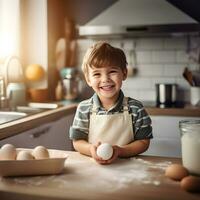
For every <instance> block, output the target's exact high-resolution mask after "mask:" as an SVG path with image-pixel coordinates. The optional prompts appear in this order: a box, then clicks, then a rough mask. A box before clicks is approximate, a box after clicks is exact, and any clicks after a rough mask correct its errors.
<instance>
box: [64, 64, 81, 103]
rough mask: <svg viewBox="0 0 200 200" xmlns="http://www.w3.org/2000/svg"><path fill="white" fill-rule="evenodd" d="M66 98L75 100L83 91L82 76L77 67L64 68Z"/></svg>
mask: <svg viewBox="0 0 200 200" xmlns="http://www.w3.org/2000/svg"><path fill="white" fill-rule="evenodd" d="M61 73H62V77H63V80H62V82H63V89H64V98H65V99H66V100H74V99H77V98H78V97H79V95H80V94H81V91H82V78H81V75H80V73H79V70H78V69H77V68H75V67H74V68H64V69H62V72H61Z"/></svg>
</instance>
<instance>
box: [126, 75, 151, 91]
mask: <svg viewBox="0 0 200 200" xmlns="http://www.w3.org/2000/svg"><path fill="white" fill-rule="evenodd" d="M123 86H124V87H125V88H128V89H132V88H133V89H135V88H136V89H138V88H142V89H151V79H149V78H148V77H147V78H144V77H130V78H127V79H126V80H125V81H124V82H123Z"/></svg>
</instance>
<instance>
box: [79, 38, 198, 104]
mask: <svg viewBox="0 0 200 200" xmlns="http://www.w3.org/2000/svg"><path fill="white" fill-rule="evenodd" d="M107 41H108V42H109V43H110V44H111V45H113V46H115V47H119V48H123V50H124V52H125V54H126V57H127V61H128V64H129V65H134V66H135V67H137V70H138V73H137V74H136V75H135V76H133V77H128V78H127V79H126V80H125V81H124V82H123V86H122V89H123V91H124V93H125V95H126V96H130V97H132V98H136V99H138V100H141V101H155V98H156V94H155V84H156V83H176V84H177V85H178V98H179V99H180V100H185V101H189V99H190V86H189V84H188V83H187V81H186V80H185V79H184V78H183V76H182V73H183V70H184V68H185V67H188V68H189V69H190V70H199V69H200V68H199V64H198V63H197V62H196V60H197V59H198V55H199V49H198V48H197V47H198V46H197V44H198V45H199V44H200V42H199V41H200V37H193V38H192V39H191V48H188V46H187V45H188V38H186V37H185V36H180V37H163V38H162V37H161V38H160V37H159V38H130V39H129V38H128V39H108V40H107ZM95 42H97V40H91V39H84V40H78V48H79V49H78V54H79V57H78V65H80V66H81V64H82V59H83V56H84V54H85V52H86V49H87V48H88V47H89V46H91V45H92V44H93V43H95ZM133 49H135V51H136V57H135V59H134V60H133V59H131V57H130V52H131V50H133ZM188 50H190V52H188ZM134 63H135V64H134Z"/></svg>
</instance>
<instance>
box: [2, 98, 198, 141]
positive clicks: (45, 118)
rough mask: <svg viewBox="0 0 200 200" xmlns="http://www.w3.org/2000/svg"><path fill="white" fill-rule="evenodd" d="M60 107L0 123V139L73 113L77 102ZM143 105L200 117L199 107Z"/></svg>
mask: <svg viewBox="0 0 200 200" xmlns="http://www.w3.org/2000/svg"><path fill="white" fill-rule="evenodd" d="M62 105H63V106H61V107H58V108H56V109H52V110H46V111H43V112H40V113H36V114H33V115H28V116H26V117H24V118H21V119H18V120H15V121H12V122H8V123H5V124H0V140H1V139H4V138H7V137H10V136H14V135H16V134H19V133H21V132H23V131H26V130H29V129H32V128H34V127H37V126H39V125H41V124H44V123H48V122H51V121H54V120H56V119H59V118H61V117H63V116H66V115H68V114H72V113H75V111H76V108H77V105H78V102H67V101H63V102H62ZM144 106H145V108H146V110H147V112H148V113H149V115H152V116H153V115H154V116H156V115H161V116H186V117H200V107H195V106H191V105H185V106H184V107H181V108H179V107H178V108H176V107H172V108H159V107H156V106H155V105H154V104H152V103H149V102H144Z"/></svg>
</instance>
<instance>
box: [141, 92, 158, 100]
mask: <svg viewBox="0 0 200 200" xmlns="http://www.w3.org/2000/svg"><path fill="white" fill-rule="evenodd" d="M139 99H140V101H156V92H155V90H140V91H139Z"/></svg>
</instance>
